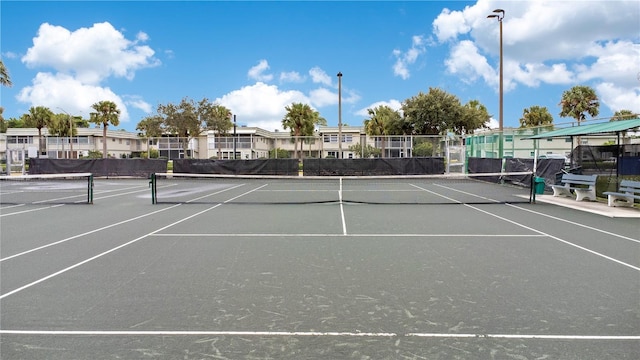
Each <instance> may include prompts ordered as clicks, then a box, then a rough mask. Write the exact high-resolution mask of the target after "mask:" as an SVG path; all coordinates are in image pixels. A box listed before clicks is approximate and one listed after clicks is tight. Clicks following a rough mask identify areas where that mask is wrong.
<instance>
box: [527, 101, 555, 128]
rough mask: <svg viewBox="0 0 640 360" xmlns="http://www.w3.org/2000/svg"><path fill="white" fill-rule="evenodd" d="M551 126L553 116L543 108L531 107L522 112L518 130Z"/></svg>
mask: <svg viewBox="0 0 640 360" xmlns="http://www.w3.org/2000/svg"><path fill="white" fill-rule="evenodd" d="M552 124H553V116H551V113H550V112H549V110H548V109H547V108H546V107H545V106H537V105H536V106H531V107H529V108H528V109H524V110H523V111H522V117H521V118H520V128H530V127H541V126H545V125H552Z"/></svg>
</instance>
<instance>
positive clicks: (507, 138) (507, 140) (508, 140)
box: [504, 135, 513, 142]
mask: <svg viewBox="0 0 640 360" xmlns="http://www.w3.org/2000/svg"><path fill="white" fill-rule="evenodd" d="M504 142H513V135H505V136H504Z"/></svg>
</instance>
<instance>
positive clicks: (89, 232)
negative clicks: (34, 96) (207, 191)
mask: <svg viewBox="0 0 640 360" xmlns="http://www.w3.org/2000/svg"><path fill="white" fill-rule="evenodd" d="M177 206H180V204H177V205H173V206H170V207H167V208H164V209H159V210H156V211H153V212H150V213H146V214H142V215H139V216H136V217H134V218H130V219H127V220H122V221H119V222H117V223H113V224H109V225H106V226H103V227H100V228H97V229H93V230H91V231H87V232H84V233H82V234H78V235H73V236H71V237H68V238H65V239H61V240H58V241H56V242H52V243H50V244H47V245H42V246H38V247H36V248H33V249H30V250H26V251H23V252H20V253H17V254H13V255H10V256H7V257H3V258H0V262H3V261H6V260H10V259H13V258H16V257H19V256H23V255H27V254H30V253H32V252H35V251H39V250H42V249H46V248H48V247H51V246H55V245H59V244H62V243H65V242H67V241H71V240H74V239H77V238H79V237H83V236H86V235H90V234H93V233H96V232H100V231H102V230H107V229H110V228H112V227H114V226H120V225H122V224H126V223H128V222H131V221H136V220H140V219H142V218H144V217H147V216H151V215H155V214H157V213H159V212H162V211H166V210H170V209H173V208H175V207H177Z"/></svg>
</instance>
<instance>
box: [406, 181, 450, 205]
mask: <svg viewBox="0 0 640 360" xmlns="http://www.w3.org/2000/svg"><path fill="white" fill-rule="evenodd" d="M409 185H411V186H413V187H415V188H418V189H420V190H422V191H426V192H428V193H430V194H433V195H436V196H439V197H441V198H443V199H446V200H449V201H452V202H454V203H457V204H461V202H460V201H459V200H456V199H453V198H450V197H448V196H444V195H442V194H440V193H437V192H435V191H431V190H428V189H425V188H423V187H422V186H418V185H415V184H409Z"/></svg>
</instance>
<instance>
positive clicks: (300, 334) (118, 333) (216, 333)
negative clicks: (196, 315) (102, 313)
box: [0, 329, 640, 341]
mask: <svg viewBox="0 0 640 360" xmlns="http://www.w3.org/2000/svg"><path fill="white" fill-rule="evenodd" d="M2 334H4V335H44V336H79V335H81V336H185V335H192V336H202V335H208V336H272V337H279V336H296V337H384V338H399V337H418V338H474V339H523V340H601V341H621V340H634V341H635V340H640V335H560V334H548V335H545V334H487V333H477V334H472V333H420V332H410V333H404V334H398V333H394V332H360V331H356V332H349V331H221V330H220V331H215V330H210V331H207V330H201V331H190V330H149V331H145V330H138V331H130V330H123V331H120V330H6V329H5V330H0V335H2Z"/></svg>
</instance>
